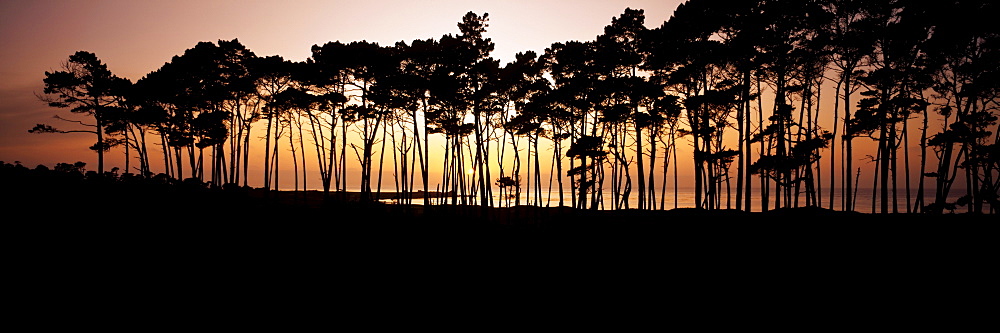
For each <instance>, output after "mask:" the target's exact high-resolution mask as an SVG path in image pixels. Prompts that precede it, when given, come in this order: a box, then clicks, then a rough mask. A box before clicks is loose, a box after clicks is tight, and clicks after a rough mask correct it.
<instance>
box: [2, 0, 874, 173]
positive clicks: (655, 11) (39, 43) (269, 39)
mask: <svg viewBox="0 0 1000 333" xmlns="http://www.w3.org/2000/svg"><path fill="white" fill-rule="evenodd" d="M682 2H683V1H682V0H645V1H639V0H634V1H625V0H618V1H611V0H586V1H580V0H544V1H540V0H491V1H468V0H465V1H462V0H428V1H387V0H368V1H318V0H313V1H302V0H296V1H219V0H194V1H192V0H172V1H125V0H108V1H54V0H4V1H2V2H0V46H2V47H0V78H2V79H0V161H4V162H7V163H13V162H14V161H20V162H22V164H24V165H26V166H28V167H34V166H36V165H39V164H44V165H47V166H52V165H54V164H56V163H60V162H69V163H72V162H75V161H83V162H86V163H87V164H88V169H90V170H96V168H97V157H96V154H95V153H94V152H92V151H90V150H88V149H87V148H86V147H87V146H89V145H91V144H93V142H94V138H93V136H92V135H90V134H30V133H28V132H27V131H28V130H29V129H31V128H32V127H33V126H34V125H35V124H36V123H48V124H52V125H56V127H66V126H68V125H66V124H62V123H60V122H59V121H57V120H55V119H52V117H53V116H54V115H60V116H63V117H68V116H71V114H70V113H69V112H68V110H66V109H56V108H51V107H48V106H47V105H45V103H43V102H41V101H39V100H38V98H36V96H35V94H36V93H37V94H40V93H41V92H42V89H43V83H42V79H43V78H44V73H45V71H53V70H58V69H59V66H60V64H61V63H62V62H64V61H66V60H67V59H68V57H69V55H71V54H73V53H74V52H76V51H79V50H86V51H90V52H93V53H95V54H96V55H97V56H98V57H99V58H101V60H102V61H103V62H104V63H105V64H107V65H108V67H109V69H110V70H111V71H112V72H113V73H115V74H116V75H118V76H121V77H125V78H128V79H130V80H132V81H133V82H134V81H136V80H138V79H140V78H141V77H142V76H144V75H145V74H147V73H149V72H151V71H153V70H156V69H157V68H159V67H160V66H162V65H163V64H164V62H167V61H169V60H170V58H171V57H173V56H175V55H179V54H181V53H183V52H184V50H186V49H188V48H191V47H194V46H195V45H196V44H197V43H198V42H200V41H212V42H215V41H217V40H220V39H223V40H230V39H233V38H238V39H239V40H240V42H242V43H243V44H244V45H245V46H247V47H248V48H249V49H250V50H252V51H254V52H255V53H256V54H257V55H261V56H268V55H281V56H283V57H284V58H286V59H290V60H295V61H300V60H304V59H306V58H307V57H308V56H309V54H310V47H311V46H312V45H315V44H320V45H321V44H324V43H326V42H329V41H337V40H339V41H342V42H351V41H360V40H367V41H374V42H378V43H380V44H383V45H388V44H394V43H396V42H398V41H405V42H411V41H413V40H415V39H427V38H439V37H440V36H442V35H444V34H449V33H458V28H457V26H456V24H457V23H458V22H459V21H460V20H461V18H462V16H463V15H464V14H465V13H466V12H469V11H473V12H475V13H477V14H483V13H489V27H488V28H487V32H486V36H487V37H489V38H492V39H493V41H494V43H495V44H496V48H495V51H494V52H493V54H492V56H493V57H494V58H497V59H499V60H501V62H504V63H505V62H507V61H509V60H511V59H512V58H513V56H514V55H515V54H516V53H517V52H522V51H527V50H534V51H536V52H538V53H541V52H542V51H543V50H544V49H545V48H546V47H548V46H550V45H551V44H552V43H554V42H565V41H570V40H593V39H594V38H595V37H596V36H597V35H599V34H601V33H602V31H603V29H604V27H605V26H606V25H608V24H610V23H611V19H612V18H613V17H616V16H619V15H621V13H622V12H623V11H624V10H625V8H633V9H643V10H644V11H645V17H646V26H647V27H649V28H654V27H657V26H659V25H660V24H662V23H663V22H664V21H665V20H667V19H668V18H669V17H670V16H671V14H672V13H673V11H674V9H675V8H676V7H677V5H678V4H680V3H682ZM824 94H829V95H827V96H829V97H826V101H827V102H830V103H832V100H833V98H832V97H833V92H832V91H826V92H824ZM681 155H682V156H681V158H680V159H681V164H680V165H681V167H682V170H684V169H690V167H691V166H690V165H689V164H690V163H689V162H690V156H687V155H684V153H681ZM106 158H107V160H106V166H107V168H108V169H110V168H111V167H115V166H118V167H123V166H124V163H123V162H122V159H123V158H122V154H121V153H120V151H117V150H116V151H113V152H111V153H110V154H108V155H107V157H106ZM685 161H686V162H685ZM153 163H154V165H153V166H154V172H159V171H162V170H160V169H161V168H162V166H161V165H157V164H155V163H156V162H153ZM827 163H828V162H824V168H827V165H826V164H827ZM860 166H862V167H863V168H865V169H866V170H867V169H869V168H870V166H868V165H865V164H860ZM252 167H254V166H252ZM288 172H290V171H288ZM258 173H259V172H258ZM251 174H252V175H254V173H253V170H251ZM255 178H260V177H253V178H252V181H258V182H259V179H255ZM824 178H825V175H824ZM286 179H287V178H286ZM824 182H826V181H825V180H824ZM313 184H314V185H318V184H317V183H315V182H314V183H313ZM251 185H254V184H251ZM690 185H691V184H682V185H681V187H688V186H690Z"/></svg>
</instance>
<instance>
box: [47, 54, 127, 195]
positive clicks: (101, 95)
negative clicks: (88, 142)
mask: <svg viewBox="0 0 1000 333" xmlns="http://www.w3.org/2000/svg"><path fill="white" fill-rule="evenodd" d="M43 81H44V83H45V90H44V93H45V95H43V96H40V99H41V100H42V101H44V102H47V103H48V105H49V106H51V107H57V108H70V111H71V112H73V113H79V114H83V115H86V116H89V117H92V118H93V120H94V123H91V124H88V123H84V122H83V121H74V120H69V119H65V118H62V117H59V116H56V119H60V120H64V121H67V122H74V123H77V124H79V125H83V126H85V127H90V128H93V129H89V130H60V129H57V128H55V127H53V126H50V125H45V124H37V125H35V127H34V128H32V129H31V130H28V132H30V133H91V134H94V135H96V136H97V142H96V143H94V145H93V146H91V147H90V149H91V150H94V151H96V152H97V172H98V173H99V174H102V175H103V174H104V153H105V152H106V151H108V150H109V149H111V147H112V145H111V144H109V140H108V138H106V137H105V135H106V133H105V131H106V128H107V126H108V125H109V123H110V121H111V119H110V118H109V117H108V114H109V113H113V112H115V111H114V110H117V109H119V108H122V107H123V106H122V104H121V103H122V102H123V96H124V95H125V94H126V91H127V90H126V89H128V87H129V86H130V85H131V84H132V82H131V81H129V80H128V79H124V78H120V77H118V76H116V75H114V74H112V73H111V71H110V70H108V66H107V65H105V64H104V63H103V62H101V60H100V59H98V58H97V55H95V54H94V53H91V52H87V51H77V52H76V53H74V54H73V55H70V56H69V60H68V61H67V62H65V63H63V65H62V70H60V71H54V72H48V71H47V72H45V79H44V80H43Z"/></svg>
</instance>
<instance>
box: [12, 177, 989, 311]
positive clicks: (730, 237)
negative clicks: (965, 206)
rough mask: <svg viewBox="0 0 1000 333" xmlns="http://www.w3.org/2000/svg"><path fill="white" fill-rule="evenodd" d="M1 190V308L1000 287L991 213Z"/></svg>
mask: <svg viewBox="0 0 1000 333" xmlns="http://www.w3.org/2000/svg"><path fill="white" fill-rule="evenodd" d="M4 193H5V194H4V195H5V197H4V200H3V206H2V210H3V219H2V222H0V225H2V230H0V237H2V240H0V241H2V243H3V245H4V249H5V252H4V261H3V268H4V277H5V279H6V280H7V284H6V286H8V288H7V292H6V293H5V297H6V300H7V301H8V304H12V305H14V309H15V310H13V311H12V312H9V313H8V315H9V316H11V317H18V318H21V319H22V320H27V321H30V322H32V323H36V324H37V323H48V322H52V320H53V318H54V316H58V317H59V318H60V320H62V321H71V322H72V323H73V325H74V326H75V327H79V326H81V325H82V326H86V325H101V327H107V325H108V324H109V323H124V322H123V321H121V320H122V318H130V319H131V320H135V321H138V322H141V323H142V324H143V325H150V324H155V325H158V326H159V325H160V323H166V324H168V325H169V323H172V322H178V320H190V319H192V318H197V317H199V316H204V317H209V318H214V319H220V318H237V317H220V314H221V313H232V312H239V313H240V317H238V319H234V320H236V321H239V322H242V323H254V324H255V325H257V323H258V322H260V321H262V320H266V319H267V318H274V316H275V315H276V314H278V313H281V314H285V315H288V314H290V315H292V316H294V317H296V318H300V317H302V318H304V317H311V316H316V317H318V316H321V315H322V316H323V318H325V317H326V316H327V315H328V314H330V313H331V312H333V313H338V314H340V315H342V316H347V317H349V318H355V317H357V318H369V317H373V318H377V320H389V319H386V318H384V317H385V316H386V315H388V314H397V313H401V312H402V313H421V312H420V311H429V312H433V313H434V315H433V317H436V318H441V317H442V316H444V317H447V318H448V319H446V320H449V321H451V320H453V319H452V318H453V317H457V316H460V317H463V318H474V317H475V316H483V315H484V314H499V316H500V317H502V318H505V319H504V320H507V319H509V318H512V317H516V318H524V317H525V316H538V315H540V314H542V313H551V312H552V311H556V310H560V309H563V310H565V309H573V311H585V312H580V313H586V315H585V316H588V317H589V316H591V315H594V316H598V317H602V318H603V317H604V316H607V315H608V314H610V313H614V312H615V311H616V310H619V309H621V310H623V311H627V312H628V316H629V317H630V318H634V317H642V318H661V316H666V317H665V318H678V317H680V318H688V319H691V320H694V321H696V322H697V323H698V325H701V324H712V323H719V322H720V321H723V322H732V321H736V322H739V325H741V326H744V325H750V324H748V323H749V322H747V321H746V320H750V321H755V322H756V323H757V324H759V325H767V326H768V327H774V325H775V324H776V323H786V324H789V322H788V320H789V319H788V318H796V319H797V320H801V321H803V322H806V323H808V325H813V326H816V325H822V326H823V327H831V326H830V325H833V327H841V326H838V325H842V327H844V328H847V326H852V328H854V327H856V325H854V324H851V323H852V322H856V323H861V322H864V319H865V318H878V319H880V320H883V321H885V320H889V319H886V318H892V319H891V320H890V321H892V322H893V323H894V324H893V325H894V327H895V322H896V321H909V322H920V323H921V325H929V327H941V328H945V327H947V328H950V329H954V328H956V327H958V326H956V325H961V323H965V322H967V321H966V320H953V319H951V318H979V317H983V316H985V315H986V312H985V311H988V309H989V307H983V306H979V305H972V304H979V303H973V302H971V301H973V300H977V299H979V300H986V301H989V300H991V299H992V298H993V296H995V292H994V291H995V287H992V285H993V284H994V282H995V281H996V278H997V277H998V276H997V274H996V273H994V272H993V271H994V270H993V266H995V264H996V262H997V256H996V253H1000V251H998V250H1000V249H998V248H997V244H998V242H997V236H998V234H997V233H996V230H997V222H998V219H997V218H996V216H976V215H965V214H953V215H940V216H926V215H905V214H892V215H875V214H858V213H847V212H835V211H829V210H823V209H816V208H800V209H788V210H777V211H771V212H767V213H743V212H736V211H700V210H695V209H679V210H671V211H655V212H652V211H580V210H574V209H569V208H565V207H563V208H538V207H514V208H490V209H483V208H481V207H465V206H429V207H421V206H397V205H367V206H365V205H360V204H357V203H351V202H327V203H323V202H322V201H319V202H317V201H309V200H301V198H300V199H298V200H297V199H296V197H295V196H289V194H290V193H281V194H280V196H279V197H278V198H274V197H273V196H271V195H263V194H264V193H261V192H253V191H243V190H235V191H214V190H213V191H209V190H204V189H183V188H176V187H162V188H150V187H134V188H133V187H127V186H126V187H122V186H114V187H108V188H92V187H83V188H81V187H63V188H53V187H47V188H38V187H6V188H4ZM271 194H273V193H271ZM109 304H110V305H109ZM441 304H444V305H441ZM392 309H396V310H398V311H394V310H392ZM625 309H628V310H625ZM755 311H756V312H755ZM893 311H894V312H895V313H905V316H906V317H899V316H895V315H893V314H890V312H893ZM321 313H322V314H321ZM751 313H759V314H756V315H752V314H751ZM944 313H950V314H955V315H956V316H947V317H945V316H944V315H943V314H944ZM108 316H113V317H114V318H115V319H114V320H110V319H109V318H110V317H108ZM359 316H360V317H359ZM364 316H369V317H364ZM957 316H960V317H957ZM489 317H490V318H493V319H489V320H494V319H496V318H497V316H496V315H493V316H489ZM424 318H425V320H426V317H424ZM935 318H937V319H935ZM105 319H109V320H105ZM442 319H444V318H442ZM550 319H551V317H550ZM484 320H485V319H484ZM672 320H674V319H670V320H668V321H672ZM659 321H660V320H658V322H659ZM931 321H933V323H932V322H931ZM485 322H486V321H484V323H485ZM578 322H579V321H578ZM588 322H589V320H588ZM368 323H375V321H371V322H368ZM838 323H839V324H838ZM935 324H940V326H935ZM285 325H287V322H286V321H282V322H281V324H280V325H279V326H278V327H282V328H287V326H285ZM659 325H670V324H669V323H664V322H660V323H659ZM865 325H868V324H865ZM616 327H617V326H616ZM661 327H662V326H661Z"/></svg>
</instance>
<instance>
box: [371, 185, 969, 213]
mask: <svg viewBox="0 0 1000 333" xmlns="http://www.w3.org/2000/svg"><path fill="white" fill-rule="evenodd" d="M383 191H386V190H385V189H383ZM694 193H695V192H694V190H693V189H679V190H678V191H677V195H676V196H675V195H674V193H673V192H672V191H671V190H668V191H667V195H666V197H665V198H662V199H663V200H662V204H663V208H664V209H674V208H694V207H696V204H695V195H694ZM563 195H564V197H563V200H564V201H563V205H565V206H571V205H572V199H571V198H570V196H571V194H570V192H569V191H566V192H564V194H563ZM962 195H964V191H962V192H955V191H953V193H952V195H951V197H952V199H951V201H954V200H956V199H957V198H958V197H961V196H962ZM876 196H877V194H876ZM890 196H891V193H890ZM675 198H676V200H675ZM916 198H917V193H916V191H913V193H911V195H910V201H911V202H912V201H914V200H916ZM842 199H843V198H842V197H841V195H840V191H839V190H838V191H837V193H835V196H834V200H833V209H834V210H841V207H842V203H843V200H842ZM431 200H432V202H435V203H436V202H439V201H441V200H445V199H431ZM447 200H448V201H447V202H448V203H451V199H450V198H449V199H447ZM459 200H461V199H459ZM588 200H589V199H588ZM613 200H614V196H613V194H612V193H611V192H610V191H605V192H604V193H603V200H602V202H603V206H602V207H600V209H614V208H615V206H614V202H613ZM889 200H890V204H889V205H890V207H891V205H892V202H891V200H892V198H891V197H890V199H889ZM924 200H925V201H928V202H929V201H932V200H933V192H931V191H925V193H924ZM638 201H639V197H638V195H636V194H635V193H634V192H633V194H632V195H631V196H630V197H629V208H637V207H638ZM735 201H736V196H735V193H733V194H732V197H731V198H730V199H729V203H728V205H727V203H726V195H725V194H723V196H722V202H721V208H724V209H725V208H732V209H735V208H736V203H735ZM385 202H387V203H394V201H393V200H385ZM459 202H461V201H459ZM468 202H469V203H470V204H478V200H476V198H470V199H469V201H468ZM413 203H414V204H418V205H422V204H424V202H423V199H418V198H415V199H414V200H413ZM520 204H521V205H535V206H542V207H558V206H560V201H559V194H558V192H552V193H550V192H545V191H543V192H542V193H541V200H540V201H538V202H536V198H535V194H534V193H531V194H530V195H529V194H528V193H522V194H521V201H520ZM760 204H761V202H760V198H759V197H754V198H753V200H752V202H751V211H761V209H760ZM873 204H874V205H875V206H874V209H875V210H874V211H878V210H879V209H880V204H879V202H878V200H873V193H872V190H871V189H859V190H858V193H857V197H856V199H855V209H854V210H855V211H857V212H862V213H872V212H874V211H873V209H872V208H873ZM508 205H514V200H513V199H510V200H509V202H508V200H501V198H500V197H499V194H498V193H497V192H496V191H495V192H494V195H493V206H496V207H505V206H508ZM804 205H805V197H804V195H801V196H800V198H799V206H804ZM769 206H770V207H771V209H773V208H774V197H773V195H772V197H771V201H770V202H769ZM820 206H822V207H823V208H830V199H829V191H824V193H823V196H822V197H821V199H820ZM896 206H897V208H898V210H899V212H906V211H907V204H906V196H905V192H903V191H900V193H899V198H898V199H897V203H896ZM911 206H912V204H911ZM660 207H661V198H660V194H659V193H657V197H656V207H655V209H660ZM988 209H989V206H988V205H987V206H985V207H984V210H986V211H988ZM966 211H967V207H959V208H958V209H957V210H956V211H955V212H959V213H961V212H966Z"/></svg>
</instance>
